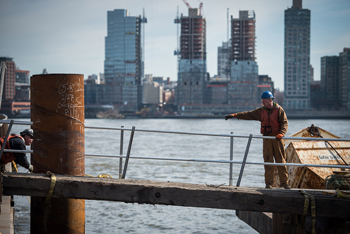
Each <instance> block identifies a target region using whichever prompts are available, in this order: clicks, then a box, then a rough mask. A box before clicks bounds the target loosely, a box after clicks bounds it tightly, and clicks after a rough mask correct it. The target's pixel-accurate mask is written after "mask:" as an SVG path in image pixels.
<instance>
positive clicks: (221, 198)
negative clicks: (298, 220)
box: [3, 173, 350, 219]
mask: <svg viewBox="0 0 350 234" xmlns="http://www.w3.org/2000/svg"><path fill="white" fill-rule="evenodd" d="M56 177H57V182H56V186H55V190H54V192H53V197H58V198H76V199H92V200H108V201H119V202H126V203H140V204H161V205H174V206H190V207H205V208H217V209H230V210H247V211H260V212H275V213H285V214H299V215H300V214H302V211H303V207H304V196H303V195H301V194H300V193H299V191H298V190H296V189H291V190H285V189H265V188H247V187H232V186H220V187H214V186H207V185H199V184H185V183H173V182H155V181H148V180H128V179H110V178H109V179H106V178H91V177H78V176H63V175H56ZM49 186H50V178H49V177H48V176H46V175H44V174H22V173H5V174H3V188H4V195H29V196H37V197H46V195H47V192H48V188H49ZM307 191H308V192H309V193H310V194H312V195H313V196H315V198H316V215H317V216H323V217H333V218H343V219H350V212H349V208H350V199H346V198H337V197H335V196H334V194H331V192H332V191H330V190H307ZM309 211H310V208H309Z"/></svg>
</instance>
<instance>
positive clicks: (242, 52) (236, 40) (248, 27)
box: [231, 11, 256, 61]
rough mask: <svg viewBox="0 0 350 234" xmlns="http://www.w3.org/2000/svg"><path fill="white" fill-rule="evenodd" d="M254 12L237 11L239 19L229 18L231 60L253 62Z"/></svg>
mask: <svg viewBox="0 0 350 234" xmlns="http://www.w3.org/2000/svg"><path fill="white" fill-rule="evenodd" d="M255 38H256V37H255V12H254V11H239V18H233V17H231V39H232V50H231V60H236V61H247V60H250V61H255V59H256V58H255Z"/></svg>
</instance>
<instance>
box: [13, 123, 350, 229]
mask: <svg viewBox="0 0 350 234" xmlns="http://www.w3.org/2000/svg"><path fill="white" fill-rule="evenodd" d="M311 124H314V125H316V126H319V127H321V128H323V129H325V130H327V131H329V132H332V133H333V134H335V135H338V136H340V137H342V138H350V127H349V126H350V120H289V130H288V133H287V135H290V134H292V133H295V132H297V131H299V130H301V129H302V128H305V127H308V126H311ZM85 125H86V126H99V127H118V128H119V127H121V126H124V127H125V128H127V129H131V127H132V126H135V127H136V129H148V130H151V129H152V130H167V131H182V132H196V133H214V134H229V133H231V132H234V134H239V135H246V136H248V135H249V134H254V135H255V134H257V135H258V134H259V125H260V123H259V122H257V121H242V120H236V119H234V120H228V121H224V120H223V119H222V120H219V119H121V120H108V119H87V120H86V121H85ZM22 128H23V126H15V127H14V129H13V130H14V132H15V133H18V132H19V130H21V129H22ZM85 138H86V139H85V148H86V150H85V153H86V154H106V155H119V152H120V147H119V145H120V131H112V130H95V129H86V132H85ZM129 138H130V132H129V131H125V136H124V147H123V148H124V155H125V154H126V152H127V147H128V142H129ZM246 144H247V138H241V139H238V138H235V140H234V159H233V160H242V158H243V155H244V152H245V148H246ZM229 146H230V139H229V138H227V137H211V136H188V135H179V134H164V133H145V132H135V135H134V141H133V144H132V150H131V157H132V156H144V157H146V156H149V157H161V158H166V157H169V158H189V159H190V158H194V159H218V160H229V157H230V156H229V155H230V149H229ZM248 161H255V162H262V161H263V159H262V142H261V140H259V139H253V141H252V145H251V147H250V151H249V156H248ZM118 170H119V159H108V158H91V157H88V158H86V169H85V171H86V174H89V175H93V176H97V175H99V174H104V173H107V174H110V175H111V176H112V177H113V178H118V173H119V171H118ZM239 170H240V165H234V184H235V183H236V180H237V178H238V174H239ZM22 171H24V170H23V169H22ZM263 174H264V169H263V166H258V165H246V167H245V170H244V176H243V179H242V181H241V186H254V187H263V186H264V177H263ZM126 178H128V179H147V180H154V181H171V182H184V183H197V184H205V183H206V184H217V185H218V184H223V183H225V184H226V185H228V184H229V165H227V164H219V163H204V162H172V161H160V160H153V161H150V160H139V159H132V158H131V159H130V161H129V165H128V171H127V173H126ZM189 199H191V198H189ZM15 207H16V215H15V229H16V233H18V234H22V233H29V225H30V217H29V213H30V212H29V209H30V207H29V203H28V200H27V198H26V197H23V196H16V197H15ZM85 215H86V218H85V222H86V224H85V227H86V233H88V234H89V233H96V232H97V233H256V231H254V230H253V229H252V228H250V227H249V226H248V225H247V224H245V223H244V222H243V221H241V220H239V219H238V218H237V217H236V215H235V211H233V210H232V211H231V210H220V209H205V208H191V207H175V206H161V205H156V206H154V205H140V204H126V203H121V202H107V201H90V200H86V201H85Z"/></svg>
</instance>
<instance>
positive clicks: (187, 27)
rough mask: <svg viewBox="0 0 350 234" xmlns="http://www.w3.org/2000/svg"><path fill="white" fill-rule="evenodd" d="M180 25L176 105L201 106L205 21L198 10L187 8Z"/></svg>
mask: <svg viewBox="0 0 350 234" xmlns="http://www.w3.org/2000/svg"><path fill="white" fill-rule="evenodd" d="M175 22H176V23H180V24H181V35H180V51H178V53H179V64H178V66H179V67H178V85H177V103H178V104H182V103H187V104H202V103H203V99H204V90H205V87H206V83H205V82H206V77H207V61H206V20H205V18H204V17H203V16H201V14H200V9H198V8H189V10H188V16H183V15H182V14H181V18H179V19H178V20H175Z"/></svg>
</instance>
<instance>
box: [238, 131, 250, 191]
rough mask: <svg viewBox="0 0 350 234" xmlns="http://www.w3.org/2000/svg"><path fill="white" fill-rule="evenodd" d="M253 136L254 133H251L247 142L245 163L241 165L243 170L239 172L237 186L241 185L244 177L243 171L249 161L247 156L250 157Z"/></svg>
mask: <svg viewBox="0 0 350 234" xmlns="http://www.w3.org/2000/svg"><path fill="white" fill-rule="evenodd" d="M252 138H253V135H252V134H250V135H249V139H248V143H247V148H246V150H245V154H244V158H243V163H242V166H241V171H240V173H239V177H238V181H237V185H236V186H237V187H239V185H240V184H241V179H242V176H243V171H244V166H245V164H246V162H247V157H248V152H249V148H250V143H251V142H252Z"/></svg>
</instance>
